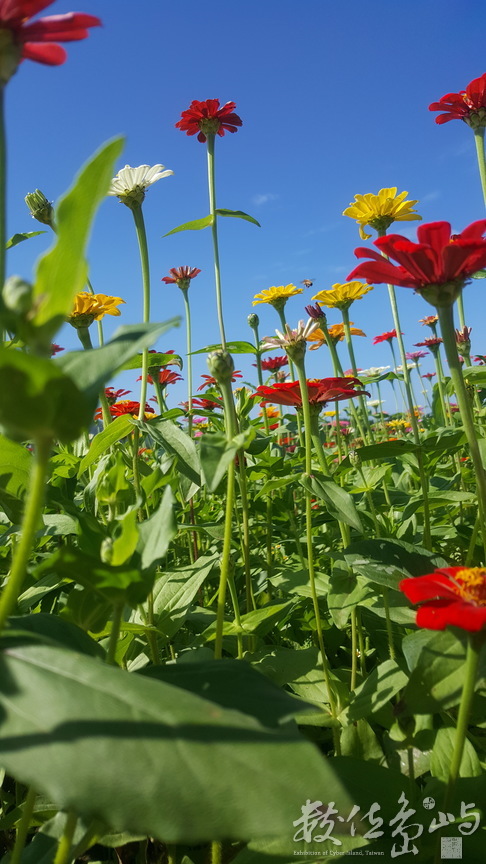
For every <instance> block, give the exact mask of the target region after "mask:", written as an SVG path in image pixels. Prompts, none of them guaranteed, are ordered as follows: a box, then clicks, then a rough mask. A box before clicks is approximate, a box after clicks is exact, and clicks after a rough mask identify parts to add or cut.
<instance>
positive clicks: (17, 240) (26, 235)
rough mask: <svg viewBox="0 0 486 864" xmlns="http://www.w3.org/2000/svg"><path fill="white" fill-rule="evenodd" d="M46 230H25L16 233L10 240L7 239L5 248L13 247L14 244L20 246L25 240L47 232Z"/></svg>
mask: <svg viewBox="0 0 486 864" xmlns="http://www.w3.org/2000/svg"><path fill="white" fill-rule="evenodd" d="M46 233H47V232H46V231H25V232H23V233H22V234H14V235H13V237H11V238H10V240H7V242H6V244H5V249H12V247H13V246H18V244H19V243H23V241H24V240H29V239H30V238H31V237H37V236H38V235H39V234H46Z"/></svg>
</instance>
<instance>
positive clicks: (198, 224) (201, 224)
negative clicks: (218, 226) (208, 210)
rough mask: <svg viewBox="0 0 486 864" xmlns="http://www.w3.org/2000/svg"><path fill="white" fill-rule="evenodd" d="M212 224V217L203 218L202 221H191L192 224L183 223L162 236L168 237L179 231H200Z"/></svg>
mask: <svg viewBox="0 0 486 864" xmlns="http://www.w3.org/2000/svg"><path fill="white" fill-rule="evenodd" d="M213 222H214V216H211V214H210V215H209V216H204V217H203V218H202V219H193V221H192V222H184V224H183V225H179V226H178V227H177V228H172V230H171V231H167V234H163V235H162V236H163V237H170V235H171V234H178V233H179V231H200V230H201V228H207V227H208V226H209V225H212V224H213Z"/></svg>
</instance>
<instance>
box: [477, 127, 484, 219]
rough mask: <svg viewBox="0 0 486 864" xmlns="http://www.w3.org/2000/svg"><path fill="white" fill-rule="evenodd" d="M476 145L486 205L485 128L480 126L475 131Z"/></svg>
mask: <svg viewBox="0 0 486 864" xmlns="http://www.w3.org/2000/svg"><path fill="white" fill-rule="evenodd" d="M474 143H475V144H476V155H477V157H478V168H479V176H480V178H481V189H482V190H483V198H484V203H485V205H486V158H485V153H484V126H480V127H479V128H478V129H475V130H474Z"/></svg>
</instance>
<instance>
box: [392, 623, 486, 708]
mask: <svg viewBox="0 0 486 864" xmlns="http://www.w3.org/2000/svg"><path fill="white" fill-rule="evenodd" d="M464 643H465V637H464V636H463V637H462V638H460V637H458V636H457V635H456V633H454V632H452V631H450V630H446V631H444V632H435V631H429V630H419V631H418V632H416V633H411V634H410V635H409V636H406V637H405V639H404V640H403V652H404V654H405V658H406V660H407V664H408V666H409V668H410V669H411V675H410V680H409V682H408V684H407V687H406V688H405V691H404V693H403V698H402V706H403V711H404V712H405V713H406V714H407V715H411V714H434V713H438V712H442V711H447V710H449V709H450V708H452V707H453V706H454V705H458V704H459V702H460V700H461V695H462V688H463V683H464V677H465V662H466V645H465V644H464ZM481 660H482V669H481V671H480V673H479V675H478V682H479V680H480V679H481V677H482V675H483V674H484V672H485V671H486V651H483V653H482V657H481Z"/></svg>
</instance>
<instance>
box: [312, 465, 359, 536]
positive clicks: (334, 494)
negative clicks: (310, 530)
mask: <svg viewBox="0 0 486 864" xmlns="http://www.w3.org/2000/svg"><path fill="white" fill-rule="evenodd" d="M299 483H300V484H301V486H303V487H304V489H307V491H308V492H310V493H311V494H312V495H315V497H316V498H320V499H321V501H324V502H325V505H326V509H327V510H328V512H329V514H330V515H331V516H334V518H335V519H338V520H339V521H341V522H345V523H346V525H350V526H351V528H356V530H357V531H362V530H363V526H362V524H361V519H360V518H359V513H358V511H357V510H356V506H355V503H354V501H353V499H352V497H351V495H350V494H349V492H346V491H345V490H344V489H343V488H342V487H341V486H339V484H338V483H336V481H335V480H332V479H331V477H325V476H324V474H317V473H314V474H311V475H310V476H309V475H304V476H303V477H301V478H300V479H299Z"/></svg>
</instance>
